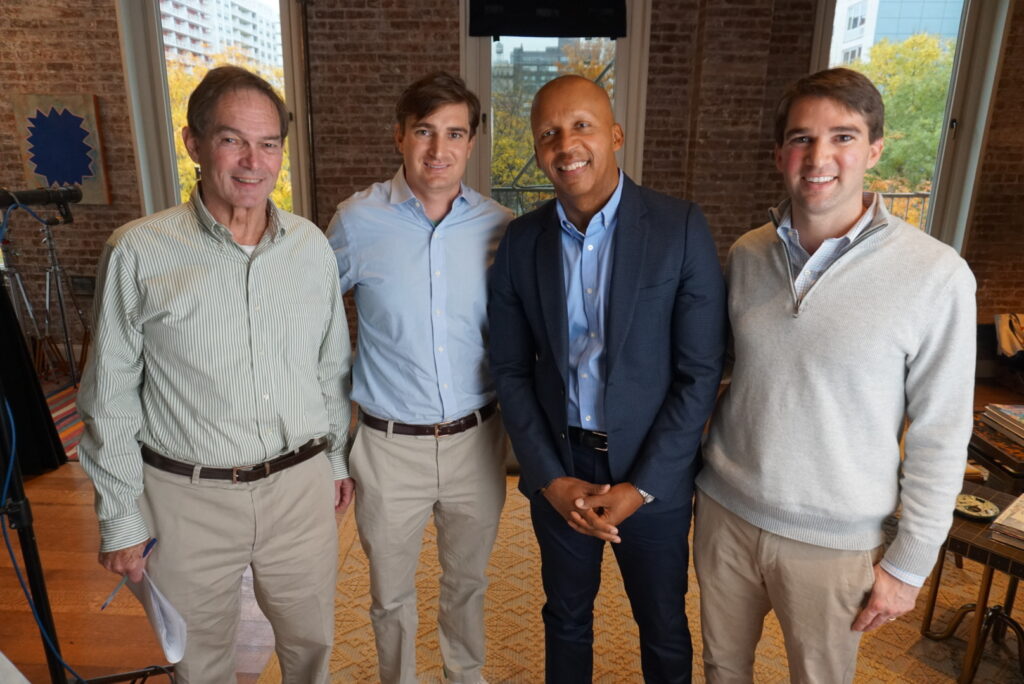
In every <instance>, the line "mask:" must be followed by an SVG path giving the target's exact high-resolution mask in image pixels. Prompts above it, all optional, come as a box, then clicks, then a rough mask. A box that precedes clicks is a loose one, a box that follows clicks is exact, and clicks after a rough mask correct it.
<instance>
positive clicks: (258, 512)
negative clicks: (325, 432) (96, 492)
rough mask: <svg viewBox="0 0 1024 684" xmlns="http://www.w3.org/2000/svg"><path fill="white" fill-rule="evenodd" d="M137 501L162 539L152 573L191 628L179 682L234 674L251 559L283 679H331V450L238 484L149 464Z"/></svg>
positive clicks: (215, 682)
mask: <svg viewBox="0 0 1024 684" xmlns="http://www.w3.org/2000/svg"><path fill="white" fill-rule="evenodd" d="M139 505H140V507H141V510H142V514H143V516H144V517H145V519H146V523H147V524H148V525H149V529H150V530H151V531H152V533H153V536H154V537H156V538H157V539H158V540H159V541H158V543H157V545H156V546H155V547H154V548H153V553H152V554H151V555H150V558H149V561H148V563H147V571H148V572H149V575H150V576H151V577H152V578H153V582H154V583H155V584H156V586H157V587H158V588H159V589H160V591H161V592H163V594H164V595H165V596H166V597H167V599H168V600H169V601H170V602H171V604H172V605H174V607H175V608H176V609H177V610H178V612H180V613H181V614H182V616H183V617H184V618H185V622H186V625H187V629H188V634H187V640H186V646H185V657H184V658H183V659H182V661H181V662H180V663H178V664H177V665H176V666H175V675H176V678H177V681H178V682H181V683H183V684H196V683H200V682H209V683H210V684H223V683H224V682H234V681H235V659H234V644H235V630H236V628H237V626H238V620H239V605H240V601H239V589H240V587H241V584H242V575H243V573H244V572H245V569H246V568H247V567H249V566H252V574H253V589H254V591H255V594H256V600H257V602H258V603H259V606H260V608H261V609H262V610H263V613H264V614H265V615H266V616H267V619H269V620H270V624H271V626H273V628H274V639H275V648H276V650H277V655H278V658H279V659H280V661H281V673H282V681H284V682H294V683H295V684H300V683H301V684H308V683H310V682H326V681H328V671H327V668H328V663H329V659H330V653H331V647H332V646H333V643H334V585H335V582H336V578H337V567H338V532H337V525H336V524H335V520H334V486H333V476H332V474H331V466H330V463H329V461H328V460H327V458H326V457H324V456H323V455H319V456H314V457H313V458H311V459H310V460H308V461H306V462H305V463H300V464H299V465H296V466H293V467H291V468H288V469H287V470H282V471H281V472H279V473H274V474H273V475H271V476H270V477H267V478H264V479H262V480H257V481H256V482H249V483H238V484H231V483H230V482H228V481H224V480H197V481H195V482H193V481H192V480H191V479H190V478H188V477H183V476H181V475H174V474H171V473H167V472H164V471H162V470H157V469H156V468H153V467H152V466H148V465H147V466H145V487H144V489H143V494H142V497H141V498H140V499H139Z"/></svg>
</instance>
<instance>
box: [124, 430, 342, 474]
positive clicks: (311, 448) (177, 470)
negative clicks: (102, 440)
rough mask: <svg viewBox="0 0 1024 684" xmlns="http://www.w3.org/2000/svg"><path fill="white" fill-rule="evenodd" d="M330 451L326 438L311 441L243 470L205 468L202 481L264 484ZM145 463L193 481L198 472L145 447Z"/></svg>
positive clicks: (202, 471) (192, 467)
mask: <svg viewBox="0 0 1024 684" xmlns="http://www.w3.org/2000/svg"><path fill="white" fill-rule="evenodd" d="M326 448H327V440H326V439H324V438H323V437H317V438H316V439H311V440H309V441H308V442H306V443H305V444H303V445H302V446H300V447H299V448H298V449H296V450H295V451H289V452H288V453H286V454H281V455H280V456H276V457H274V458H272V459H270V460H269V461H265V462H263V463H259V464H257V465H251V466H243V467H240V468H211V467H209V466H202V467H200V468H199V477H201V478H203V479H206V480H231V482H233V483H235V482H253V481H254V480H262V479H263V478H265V477H267V476H269V475H273V474H274V473H278V472H281V471H282V470H285V469H286V468H291V467H292V466H294V465H298V464H300V463H302V462H303V461H308V460H309V459H311V458H313V457H314V456H316V455H317V454H319V453H320V452H322V451H323V450H324V449H326ZM142 460H143V461H144V462H146V463H148V464H149V465H151V466H153V467H154V468H159V469H160V470H165V471H167V472H168V473H174V474H175V475H184V476H185V477H192V473H193V471H194V470H195V465H193V464H189V463H182V462H181V461H175V460H174V459H173V458H167V457H166V456H163V455H161V454H158V453H157V452H155V451H153V450H152V449H150V448H149V447H148V446H146V445H145V444H143V445H142Z"/></svg>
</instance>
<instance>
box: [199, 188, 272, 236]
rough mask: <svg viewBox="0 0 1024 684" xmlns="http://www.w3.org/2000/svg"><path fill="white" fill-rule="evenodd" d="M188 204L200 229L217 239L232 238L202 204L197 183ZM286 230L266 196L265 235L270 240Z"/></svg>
mask: <svg viewBox="0 0 1024 684" xmlns="http://www.w3.org/2000/svg"><path fill="white" fill-rule="evenodd" d="M188 201H189V204H191V205H192V211H194V212H195V215H196V220H198V221H199V226H200V228H201V229H202V230H205V231H206V232H207V233H208V234H209V235H210V236H212V237H214V238H216V239H218V240H222V241H223V240H232V241H233V240H234V237H232V236H231V231H230V230H228V228H227V226H225V225H224V224H223V223H220V222H218V221H217V219H215V218H213V214H211V213H210V210H209V209H207V208H206V205H205V204H203V198H202V195H201V193H200V192H199V183H196V186H195V187H194V188H193V189H192V194H191V195H190V196H189V198H188ZM286 232H287V228H286V227H285V225H284V221H282V220H281V216H280V214H279V210H278V208H277V206H276V205H275V204H274V202H273V200H271V199H270V198H269V197H268V198H267V230H266V233H265V235H268V236H269V237H270V239H271V240H277V239H278V238H279V237H281V236H282V235H284V234H285V233H286Z"/></svg>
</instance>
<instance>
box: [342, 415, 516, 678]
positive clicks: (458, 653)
mask: <svg viewBox="0 0 1024 684" xmlns="http://www.w3.org/2000/svg"><path fill="white" fill-rule="evenodd" d="M508 448H509V447H508V439H507V437H506V436H505V430H504V428H503V427H502V425H501V419H500V418H499V417H498V416H497V415H494V416H491V417H490V419H488V420H487V421H485V422H484V423H483V424H482V425H478V426H476V427H474V428H470V429H469V430H466V431H465V432H461V433H459V434H457V435H451V436H447V437H441V438H434V437H432V436H423V437H420V436H410V435H396V434H392V435H391V436H388V434H387V433H385V432H383V431H380V430H376V429H374V428H370V427H366V426H365V425H360V426H359V428H358V430H357V432H356V438H355V444H353V446H352V453H351V455H350V456H349V467H350V468H351V471H352V476H353V477H354V478H355V481H356V504H355V505H356V522H357V524H358V526H359V539H360V542H361V543H362V546H363V550H364V551H365V552H366V555H367V557H368V558H369V560H370V597H371V607H370V619H371V621H372V622H373V630H374V635H375V636H376V639H377V659H378V664H379V666H380V680H381V681H382V682H384V683H385V684H393V683H397V682H400V683H402V684H414V683H415V682H416V681H417V679H416V629H417V623H418V620H417V613H416V583H415V576H416V566H417V563H418V562H419V556H420V546H421V542H422V540H423V529H424V527H425V526H426V524H427V520H428V519H429V518H430V515H431V513H433V515H434V525H435V526H436V528H437V551H438V560H439V562H440V565H441V579H440V583H441V587H440V589H441V590H440V600H439V607H438V608H439V609H438V634H439V639H440V645H441V655H442V658H443V659H444V672H445V676H446V678H447V679H448V680H449V681H453V682H478V681H480V680H481V678H482V674H481V670H482V668H483V665H484V592H485V590H486V589H487V574H486V569H487V561H488V558H489V557H490V554H491V548H492V547H493V545H494V538H495V536H496V535H497V531H498V519H499V516H500V515H501V509H502V506H503V505H504V503H505V455H506V452H507V450H508Z"/></svg>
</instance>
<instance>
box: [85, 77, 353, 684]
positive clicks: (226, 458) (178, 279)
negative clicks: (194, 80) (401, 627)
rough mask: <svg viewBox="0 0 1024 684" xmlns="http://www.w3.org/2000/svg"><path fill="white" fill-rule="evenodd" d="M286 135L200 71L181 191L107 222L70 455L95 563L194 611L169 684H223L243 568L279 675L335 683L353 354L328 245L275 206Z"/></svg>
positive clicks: (244, 82)
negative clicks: (74, 455) (86, 504)
mask: <svg viewBox="0 0 1024 684" xmlns="http://www.w3.org/2000/svg"><path fill="white" fill-rule="evenodd" d="M287 130H288V118H287V111H286V110H285V108H284V103H283V102H282V101H281V98H280V97H279V96H278V95H277V94H276V93H275V92H274V90H273V88H272V87H271V86H270V85H269V84H268V83H267V82H266V81H264V80H263V79H262V78H260V77H259V76H256V75H255V74H252V73H250V72H248V71H246V70H244V69H241V68H238V67H230V66H229V67H220V68H217V69H213V70H212V71H210V72H209V73H208V74H207V75H206V76H205V78H203V80H202V82H201V83H200V84H199V86H198V87H197V88H196V89H195V91H194V92H193V93H192V95H191V97H190V98H189V106H188V125H187V126H186V127H185V128H184V129H183V131H182V137H183V138H184V141H185V146H186V147H187V148H188V152H189V155H190V156H191V157H192V159H193V161H195V162H196V163H197V164H198V165H199V167H200V168H201V180H200V182H199V184H198V185H197V186H196V189H195V191H194V192H193V193H192V197H191V199H190V200H189V201H188V202H186V203H184V204H181V205H179V206H177V207H174V208H172V209H168V210H166V211H162V212H159V213H157V214H154V215H152V216H148V217H145V218H142V219H139V220H137V221H133V222H131V223H129V224H127V225H125V226H122V227H121V228H119V229H118V230H116V231H115V232H114V233H113V235H111V237H110V238H109V239H108V240H107V244H106V247H105V249H104V251H103V256H102V258H101V261H100V269H99V278H98V282H97V294H96V322H95V329H96V338H97V339H96V344H95V346H94V349H93V353H92V355H91V358H90V360H89V363H88V365H87V368H86V370H85V375H84V377H83V380H82V389H81V393H80V395H79V406H80V408H81V411H82V414H83V417H84V419H85V434H84V435H83V437H82V443H81V446H80V449H79V453H80V455H81V459H82V465H83V467H84V468H85V470H86V472H87V473H88V474H89V476H90V477H91V478H92V480H93V484H94V485H95V488H96V511H97V514H98V517H99V521H100V537H101V545H100V562H101V563H102V564H103V566H104V567H106V568H107V569H108V570H110V571H112V572H115V573H120V574H127V575H128V576H129V577H130V578H131V579H132V580H135V581H138V580H139V579H141V577H142V572H143V570H144V569H145V570H146V571H147V572H148V573H149V575H150V576H151V577H152V578H153V580H154V582H155V583H156V584H157V586H158V587H159V588H160V590H161V591H162V592H163V593H164V594H165V595H166V596H167V598H168V599H169V600H170V602H171V603H172V604H173V605H174V606H175V607H176V608H177V609H178V611H179V612H180V613H181V614H182V616H183V617H184V618H185V621H186V623H187V628H188V640H187V641H188V643H187V646H186V649H185V655H184V658H183V659H182V661H181V662H180V663H178V665H177V666H176V675H177V680H178V681H179V682H189V683H195V682H225V681H234V669H235V668H234V659H233V658H232V657H231V653H232V648H233V644H234V637H235V629H236V627H237V625H238V619H239V588H240V586H241V583H242V575H243V573H244V572H245V570H246V568H249V567H251V568H252V573H253V579H254V589H255V593H256V599H257V601H258V602H259V605H260V607H261V608H262V609H263V612H264V613H265V614H266V616H267V617H268V618H269V620H270V623H271V625H272V626H273V628H274V636H275V639H276V648H277V654H278V657H279V659H280V662H281V670H282V674H283V677H284V681H287V682H325V681H327V679H328V672H327V666H328V660H329V656H330V652H331V647H332V643H333V636H334V602H333V598H332V597H333V595H334V584H335V579H336V573H337V532H336V526H335V521H334V512H335V510H340V511H343V510H344V509H345V508H347V506H348V504H349V503H350V501H351V499H352V491H353V486H352V480H351V479H350V478H349V477H348V464H347V457H346V443H347V440H346V437H347V427H348V423H349V411H350V409H349V402H348V390H347V382H348V375H349V366H350V363H349V359H350V348H349V340H348V329H347V326H346V322H345V314H344V311H343V308H342V300H341V292H340V290H339V288H338V268H337V264H336V262H335V259H334V255H333V254H332V252H331V249H330V246H329V245H328V243H327V240H326V238H324V236H323V234H322V233H321V232H320V231H319V230H318V229H317V228H316V226H314V225H313V224H312V223H310V222H309V221H306V220H304V219H302V218H300V217H298V216H294V215H292V214H289V213H287V212H285V211H282V210H280V209H278V208H277V207H276V206H274V204H273V203H272V202H271V201H270V200H269V197H270V193H271V191H272V190H273V189H274V186H275V184H276V182H277V177H278V173H279V171H280V169H281V162H282V155H283V149H284V140H285V135H286V133H287ZM151 538H159V543H158V544H156V545H155V546H154V547H153V549H154V550H153V552H152V553H151V554H150V555H149V556H148V558H147V557H144V551H143V550H144V548H145V547H146V545H147V541H148V540H150V539H151Z"/></svg>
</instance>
